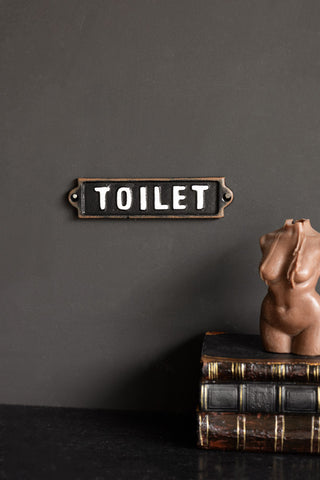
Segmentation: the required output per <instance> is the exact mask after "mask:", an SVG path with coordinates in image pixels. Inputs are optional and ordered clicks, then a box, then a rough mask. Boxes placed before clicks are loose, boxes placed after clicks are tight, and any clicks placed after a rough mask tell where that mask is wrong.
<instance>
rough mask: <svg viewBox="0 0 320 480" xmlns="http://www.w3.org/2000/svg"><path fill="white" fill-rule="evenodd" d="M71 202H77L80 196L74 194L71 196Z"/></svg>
mask: <svg viewBox="0 0 320 480" xmlns="http://www.w3.org/2000/svg"><path fill="white" fill-rule="evenodd" d="M71 200H72V201H73V202H76V201H77V200H78V195H77V194H76V193H73V194H72V195H71Z"/></svg>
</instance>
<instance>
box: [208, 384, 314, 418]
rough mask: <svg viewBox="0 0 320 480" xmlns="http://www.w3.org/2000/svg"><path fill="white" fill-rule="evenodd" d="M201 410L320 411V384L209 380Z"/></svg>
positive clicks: (309, 412)
mask: <svg viewBox="0 0 320 480" xmlns="http://www.w3.org/2000/svg"><path fill="white" fill-rule="evenodd" d="M200 389H201V391H200V410H203V411H223V412H239V413H245V412H249V413H251V412H253V413H308V414H315V413H320V386H317V385H297V384H276V383H206V384H202V385H201V386H200Z"/></svg>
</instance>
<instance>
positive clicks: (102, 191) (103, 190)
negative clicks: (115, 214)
mask: <svg viewBox="0 0 320 480" xmlns="http://www.w3.org/2000/svg"><path fill="white" fill-rule="evenodd" d="M94 190H95V192H98V193H99V200H100V210H105V209H106V198H107V192H110V187H95V189H94Z"/></svg>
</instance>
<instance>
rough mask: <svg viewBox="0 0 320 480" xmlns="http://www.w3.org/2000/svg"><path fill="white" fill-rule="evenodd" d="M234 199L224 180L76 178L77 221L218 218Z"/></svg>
mask: <svg viewBox="0 0 320 480" xmlns="http://www.w3.org/2000/svg"><path fill="white" fill-rule="evenodd" d="M232 200H233V193H232V191H231V190H230V189H229V188H228V187H226V185H225V178H224V177H205V178H145V179H143V178H78V186H77V187H76V188H74V189H73V190H71V191H70V192H69V202H70V203H71V205H72V206H73V207H75V208H76V209H77V210H78V217H79V218H220V217H223V216H224V208H225V207H226V206H227V205H229V204H230V203H231V202H232Z"/></svg>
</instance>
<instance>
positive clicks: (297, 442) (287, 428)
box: [198, 412, 320, 454]
mask: <svg viewBox="0 0 320 480" xmlns="http://www.w3.org/2000/svg"><path fill="white" fill-rule="evenodd" d="M198 446H199V447H201V448H205V449H210V450H242V451H248V452H262V451H263V452H291V453H313V454H319V453H320V417H319V416H318V415H317V416H315V415H266V414H253V413H248V414H236V413H226V412H199V413H198Z"/></svg>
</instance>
